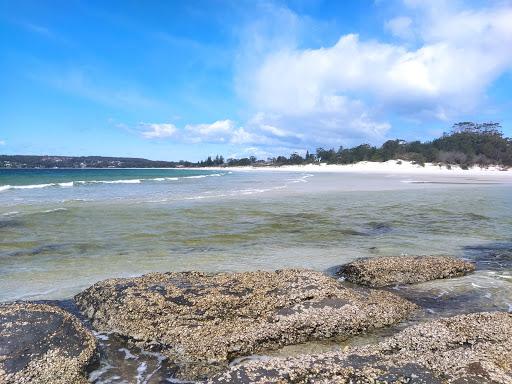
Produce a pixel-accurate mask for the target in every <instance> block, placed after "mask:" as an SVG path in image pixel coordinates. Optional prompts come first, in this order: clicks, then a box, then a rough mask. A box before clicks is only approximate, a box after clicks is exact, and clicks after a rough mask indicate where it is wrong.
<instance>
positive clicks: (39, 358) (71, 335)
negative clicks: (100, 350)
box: [0, 303, 96, 384]
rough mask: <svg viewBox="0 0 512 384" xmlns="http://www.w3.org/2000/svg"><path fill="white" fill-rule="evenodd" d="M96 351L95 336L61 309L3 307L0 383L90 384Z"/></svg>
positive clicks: (0, 310)
mask: <svg viewBox="0 0 512 384" xmlns="http://www.w3.org/2000/svg"><path fill="white" fill-rule="evenodd" d="M95 349H96V339H95V338H94V336H93V334H92V333H91V332H90V331H88V330H87V329H86V328H85V327H84V326H83V325H82V324H81V323H80V322H79V321H78V319H76V318H75V316H73V315H71V314H70V313H68V312H66V311H64V310H62V309H60V308H57V307H54V306H50V305H46V304H31V303H14V304H4V305H0V383H13V384H20V383H32V384H38V383H41V384H43V383H52V384H53V383H55V384H60V383H62V384H74V383H87V380H86V379H85V376H84V375H83V371H84V369H85V367H86V366H87V365H88V364H89V363H90V362H91V360H93V358H94V352H95Z"/></svg>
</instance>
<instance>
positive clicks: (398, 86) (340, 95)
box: [236, 0, 512, 145]
mask: <svg viewBox="0 0 512 384" xmlns="http://www.w3.org/2000/svg"><path fill="white" fill-rule="evenodd" d="M455 4H456V2H453V3H451V2H449V3H444V5H443V4H441V3H439V4H438V3H437V2H434V3H431V2H425V1H418V0H408V2H407V4H406V8H405V9H403V11H402V12H401V13H402V15H400V16H399V17H396V18H393V19H391V20H389V21H388V22H387V23H386V26H385V28H386V29H388V30H389V31H390V32H392V34H393V35H394V36H396V37H399V38H400V39H411V38H413V37H414V39H415V46H411V45H409V44H403V43H402V40H399V41H398V42H396V43H385V42H381V41H376V40H363V39H361V38H360V37H359V36H358V35H357V34H347V35H343V36H341V37H340V38H339V39H338V41H337V42H336V43H335V44H333V45H331V46H327V47H321V48H316V49H309V48H308V49H305V48H301V47H300V46H299V45H298V44H297V42H296V41H293V39H288V40H287V42H284V43H283V42H282V41H280V44H278V45H276V46H275V47H274V46H273V45H272V42H273V40H272V39H270V40H269V41H270V42H271V43H270V44H269V45H268V46H266V48H265V49H262V48H261V47H262V46H264V44H263V43H262V42H261V40H262V39H265V38H266V32H262V33H261V34H260V35H256V36H259V37H260V39H259V40H258V39H257V38H256V37H252V38H251V39H252V40H249V41H246V43H247V44H248V45H247V46H246V47H245V50H246V51H249V52H250V51H251V48H252V47H251V45H250V44H252V41H254V40H256V41H257V42H258V45H257V49H256V52H257V54H256V55H253V56H250V54H247V55H249V56H250V57H251V59H250V60H249V59H245V60H244V61H243V62H241V63H239V66H238V74H237V82H236V84H237V87H238V92H239V95H240V96H241V97H243V98H244V99H245V100H246V102H247V108H248V111H249V113H250V112H252V113H253V115H254V116H256V119H254V118H253V119H250V120H249V122H248V123H247V124H246V126H245V130H246V131H247V132H250V133H251V132H252V133H257V134H259V135H262V136H263V137H265V138H267V141H268V142H270V143H271V144H272V145H279V144H282V143H284V142H286V143H287V144H288V145H295V144H297V143H300V142H302V143H320V142H322V141H323V142H324V143H337V142H340V143H341V142H345V143H348V142H350V140H358V141H361V140H369V141H378V140H380V139H382V138H384V136H385V135H386V133H387V132H388V130H389V129H390V123H389V122H388V121H387V120H388V119H389V118H390V117H391V116H394V117H399V118H407V119H415V120H417V121H421V122H425V121H429V120H454V119H456V118H458V117H459V116H464V114H466V113H471V112H474V111H475V110H477V109H478V107H479V106H480V105H481V103H482V100H484V99H485V92H486V90H487V89H488V87H489V86H490V85H491V84H492V83H493V82H494V81H495V80H496V79H497V78H499V77H500V76H501V75H502V74H503V73H505V72H506V71H509V70H510V69H511V68H512V48H511V47H512V23H511V22H510V20H512V4H510V3H490V4H491V5H489V6H488V7H487V8H483V9H470V8H460V9H455V8H454V7H455ZM457 4H458V2H457ZM492 4H494V5H492ZM284 20H285V21H286V23H289V20H290V16H289V15H286V17H285V18H284ZM292 20H294V19H292ZM252 32H254V31H252ZM242 56H243V55H242ZM254 120H256V121H254Z"/></svg>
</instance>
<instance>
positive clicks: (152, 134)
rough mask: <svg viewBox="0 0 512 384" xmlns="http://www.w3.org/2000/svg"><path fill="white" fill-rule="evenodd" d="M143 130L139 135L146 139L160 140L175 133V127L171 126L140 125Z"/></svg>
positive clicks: (165, 124)
mask: <svg viewBox="0 0 512 384" xmlns="http://www.w3.org/2000/svg"><path fill="white" fill-rule="evenodd" d="M139 125H140V127H141V128H142V129H143V131H142V132H141V135H142V136H143V137H144V138H146V139H160V138H166V137H171V136H173V135H174V134H175V133H176V127H175V126H174V125H173V124H167V123H164V124H154V123H153V124H147V123H140V124H139Z"/></svg>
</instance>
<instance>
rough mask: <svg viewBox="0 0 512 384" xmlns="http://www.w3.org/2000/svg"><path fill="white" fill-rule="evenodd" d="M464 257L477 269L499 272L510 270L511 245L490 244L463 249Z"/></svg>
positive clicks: (511, 258)
mask: <svg viewBox="0 0 512 384" xmlns="http://www.w3.org/2000/svg"><path fill="white" fill-rule="evenodd" d="M464 256H465V257H468V258H469V259H470V260H473V261H474V262H475V264H476V265H477V266H478V269H488V270H491V271H500V270H503V269H510V268H512V243H492V244H485V245H477V246H468V247H465V248H464Z"/></svg>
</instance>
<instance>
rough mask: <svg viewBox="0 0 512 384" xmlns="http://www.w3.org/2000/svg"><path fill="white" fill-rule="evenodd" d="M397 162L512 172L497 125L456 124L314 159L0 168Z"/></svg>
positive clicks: (111, 160) (33, 159)
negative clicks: (434, 133)
mask: <svg viewBox="0 0 512 384" xmlns="http://www.w3.org/2000/svg"><path fill="white" fill-rule="evenodd" d="M394 159H397V160H398V159H400V160H405V161H411V162H413V163H415V164H419V165H424V164H425V163H435V164H444V165H447V166H451V165H458V166H460V167H461V168H463V169H467V168H468V167H471V166H474V165H478V166H480V167H486V166H490V165H499V166H505V167H510V166H512V139H511V138H508V137H505V136H504V134H503V131H502V127H501V125H500V124H499V123H495V122H487V123H474V122H459V123H456V124H454V125H453V126H452V129H451V130H450V132H447V133H444V134H443V135H442V136H441V137H439V138H437V139H434V140H432V141H426V142H421V141H419V140H417V141H405V140H401V139H394V140H388V141H386V142H385V143H384V144H382V145H381V146H380V147H376V146H372V145H370V144H360V145H358V146H355V147H352V148H345V147H343V146H340V147H339V148H338V149H335V148H324V147H320V148H317V149H316V151H315V153H312V152H310V151H309V150H308V151H306V153H305V155H304V156H303V155H301V154H299V153H297V152H294V153H292V154H290V155H289V156H284V155H280V156H277V157H272V158H267V159H265V160H263V159H258V158H257V157H255V156H250V157H243V158H228V159H227V160H225V158H224V156H222V155H217V156H215V157H212V156H208V158H207V159H206V160H201V161H198V162H192V161H186V160H180V161H153V160H147V159H141V158H128V157H101V156H85V157H72V156H21V155H16V156H9V155H0V168H185V167H187V168H192V167H222V166H229V167H238V166H251V165H252V166H268V165H273V166H281V165H303V164H315V163H327V164H353V163H358V162H360V161H375V162H383V161H388V160H394Z"/></svg>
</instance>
